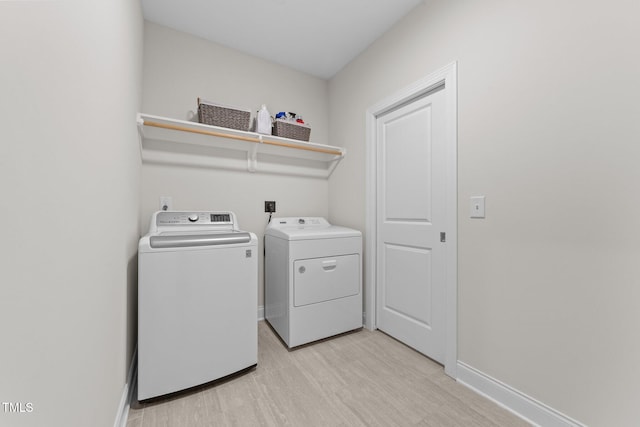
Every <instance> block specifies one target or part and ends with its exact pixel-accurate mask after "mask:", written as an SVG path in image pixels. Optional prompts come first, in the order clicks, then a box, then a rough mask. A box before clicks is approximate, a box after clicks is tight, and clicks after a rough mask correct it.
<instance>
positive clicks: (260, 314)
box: [258, 305, 264, 321]
mask: <svg viewBox="0 0 640 427" xmlns="http://www.w3.org/2000/svg"><path fill="white" fill-rule="evenodd" d="M260 320H264V305H260V306H258V321H260Z"/></svg>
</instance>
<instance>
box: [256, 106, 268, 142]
mask: <svg viewBox="0 0 640 427" xmlns="http://www.w3.org/2000/svg"><path fill="white" fill-rule="evenodd" d="M256 132H258V133H263V134H265V135H271V115H270V114H269V111H268V110H267V106H266V105H264V104H262V107H261V108H260V111H258V117H257V118H256Z"/></svg>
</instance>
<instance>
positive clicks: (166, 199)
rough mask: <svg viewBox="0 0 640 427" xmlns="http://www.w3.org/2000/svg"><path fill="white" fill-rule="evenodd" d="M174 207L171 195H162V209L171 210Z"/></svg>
mask: <svg viewBox="0 0 640 427" xmlns="http://www.w3.org/2000/svg"><path fill="white" fill-rule="evenodd" d="M172 208H173V200H172V199H171V196H160V210H161V211H170V210H171V209H172Z"/></svg>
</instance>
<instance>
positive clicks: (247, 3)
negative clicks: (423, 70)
mask: <svg viewBox="0 0 640 427" xmlns="http://www.w3.org/2000/svg"><path fill="white" fill-rule="evenodd" d="M422 2H423V0H180V1H176V0H142V9H143V13H144V17H145V19H147V20H149V21H152V22H155V23H158V24H161V25H164V26H167V27H170V28H174V29H176V30H179V31H183V32H186V33H189V34H192V35H194V36H198V37H202V38H204V39H207V40H210V41H213V42H216V43H219V44H222V45H224V46H227V47H230V48H233V49H236V50H239V51H241V52H245V53H247V54H250V55H254V56H257V57H260V58H263V59H266V60H269V61H272V62H276V63H278V64H281V65H284V66H287V67H290V68H293V69H296V70H299V71H303V72H305V73H308V74H311V75H314V76H317V77H320V78H323V79H328V78H331V77H332V76H333V75H335V74H336V73H337V72H338V71H340V70H341V69H342V68H343V67H344V66H345V65H346V64H348V63H349V62H350V61H351V60H352V59H353V58H355V57H356V56H357V55H358V54H360V53H361V52H362V51H363V50H364V49H366V48H367V46H369V45H370V44H371V43H372V42H373V41H374V40H376V39H377V38H378V37H380V36H381V35H382V34H383V33H385V32H386V31H387V30H388V29H389V28H391V27H392V26H393V24H395V23H396V22H398V21H399V20H400V19H401V18H402V17H403V16H405V15H406V14H407V13H409V12H410V11H411V10H412V9H413V8H414V7H416V6H417V5H419V4H421V3H422Z"/></svg>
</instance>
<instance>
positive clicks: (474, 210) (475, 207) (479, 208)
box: [471, 196, 484, 218]
mask: <svg viewBox="0 0 640 427" xmlns="http://www.w3.org/2000/svg"><path fill="white" fill-rule="evenodd" d="M471 218H484V196H473V197H471Z"/></svg>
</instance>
